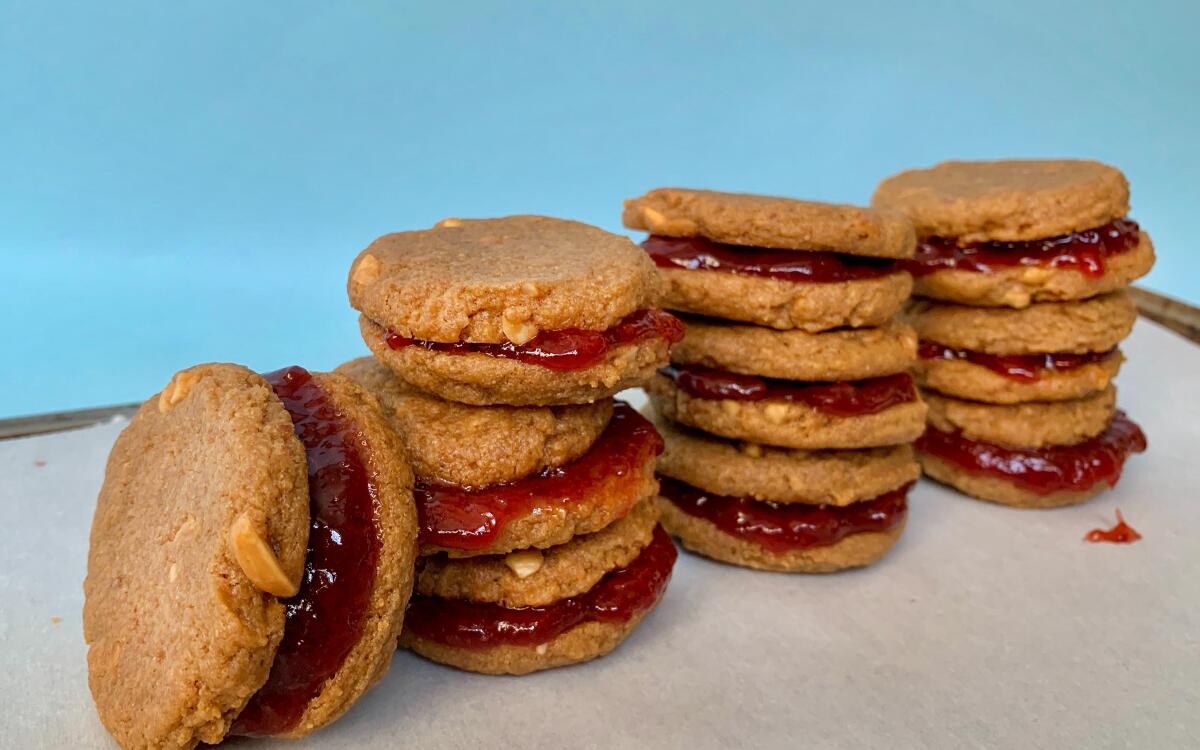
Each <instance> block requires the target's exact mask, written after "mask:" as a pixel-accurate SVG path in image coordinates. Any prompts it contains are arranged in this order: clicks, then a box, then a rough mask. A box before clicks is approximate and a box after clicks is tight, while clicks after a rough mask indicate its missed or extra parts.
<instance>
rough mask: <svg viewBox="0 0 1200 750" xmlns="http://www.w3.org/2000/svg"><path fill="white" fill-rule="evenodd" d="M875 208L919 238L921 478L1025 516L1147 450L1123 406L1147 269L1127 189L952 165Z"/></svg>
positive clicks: (984, 165) (1080, 497)
mask: <svg viewBox="0 0 1200 750" xmlns="http://www.w3.org/2000/svg"><path fill="white" fill-rule="evenodd" d="M874 204H875V205H876V206H880V207H889V208H893V209H896V210H900V211H903V212H905V213H906V214H907V215H908V216H909V217H910V218H911V219H912V221H913V223H914V225H915V227H916V231H917V234H918V237H919V243H918V250H917V255H916V257H915V258H914V260H913V261H911V262H909V263H908V264H906V267H908V269H909V270H910V271H911V272H912V273H913V275H914V278H915V294H916V295H917V297H919V298H920V299H914V301H913V303H912V304H911V305H910V307H909V309H908V311H907V314H906V318H907V320H908V321H909V322H911V323H912V325H913V326H914V327H915V328H916V330H917V333H918V335H919V337H920V360H919V365H918V367H917V369H916V373H917V378H918V381H919V384H920V385H921V386H922V387H923V388H924V389H925V399H926V401H927V403H928V404H929V429H928V431H927V432H926V434H925V435H924V436H923V437H922V439H921V440H920V441H919V442H918V444H917V447H918V453H919V457H920V460H921V463H922V466H923V468H924V470H925V473H926V474H927V475H929V476H930V477H932V478H934V479H937V480H938V481H941V482H944V483H946V484H948V485H950V486H952V487H955V488H957V489H958V490H960V491H962V492H964V493H966V494H968V495H971V496H973V497H977V498H980V499H983V500H989V501H992V502H996V503H1002V504H1004V505H1011V506H1016V507H1027V508H1048V507H1056V506H1062V505H1071V504H1074V503H1079V502H1082V501H1084V500H1086V499H1088V498H1090V497H1092V496H1094V495H1096V494H1097V493H1099V492H1101V491H1103V490H1104V489H1106V488H1108V487H1111V486H1113V485H1115V484H1116V482H1117V479H1118V478H1119V477H1120V475H1121V471H1122V468H1123V466H1124V463H1125V459H1126V458H1127V457H1128V455H1129V454H1131V453H1136V452H1141V451H1142V450H1144V449H1145V447H1146V439H1145V436H1144V435H1143V434H1142V431H1141V430H1140V429H1139V428H1138V426H1137V425H1136V424H1134V423H1133V422H1132V421H1131V420H1129V419H1128V417H1126V416H1125V414H1124V413H1123V412H1121V411H1120V410H1118V409H1117V407H1116V389H1115V387H1114V386H1113V384H1112V381H1113V378H1114V377H1115V376H1116V374H1117V370H1118V368H1119V367H1120V365H1121V362H1122V360H1123V357H1122V354H1121V352H1120V350H1119V349H1118V344H1119V343H1120V342H1121V340H1122V339H1124V338H1125V337H1126V336H1127V335H1128V334H1129V332H1130V330H1131V329H1132V327H1133V323H1134V320H1135V319H1136V317H1137V311H1136V309H1135V308H1134V305H1133V302H1132V301H1131V299H1130V298H1129V295H1128V294H1127V293H1126V292H1125V291H1124V287H1125V286H1127V285H1128V284H1129V283H1130V282H1131V281H1133V280H1134V279H1136V278H1138V277H1140V276H1143V275H1144V274H1146V273H1147V272H1148V271H1149V270H1150V267H1151V266H1152V265H1153V264H1154V248H1153V245H1152V244H1151V242H1150V237H1149V236H1148V235H1147V234H1146V233H1145V232H1143V231H1141V229H1140V227H1139V226H1138V225H1137V223H1136V222H1134V221H1131V220H1129V219H1128V218H1127V214H1128V213H1129V185H1128V183H1127V182H1126V179H1125V176H1124V175H1123V174H1121V172H1120V171H1119V170H1117V169H1114V168H1113V167H1110V166H1107V165H1104V164H1100V163H1097V162H1093V161H1075V160H1027V161H1017V160H1011V161H995V162H945V163H943V164H939V165H937V166H935V167H932V168H929V169H917V170H911V171H907V172H902V173H900V174H898V175H895V176H893V177H890V178H888V179H887V180H884V181H883V183H881V184H880V186H879V188H878V190H876V192H875V197H874Z"/></svg>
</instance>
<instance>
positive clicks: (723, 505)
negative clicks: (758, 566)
mask: <svg viewBox="0 0 1200 750" xmlns="http://www.w3.org/2000/svg"><path fill="white" fill-rule="evenodd" d="M659 482H660V483H661V488H660V489H659V494H660V495H662V496H663V497H665V498H666V499H667V500H669V501H670V502H671V503H672V504H673V505H674V506H675V507H676V508H679V509H680V510H682V511H683V512H684V513H687V514H688V515H690V516H695V517H697V518H702V519H704V520H705V521H708V522H709V523H711V524H713V525H714V526H716V527H717V528H718V529H720V530H721V531H723V532H724V533H726V534H728V535H729V536H732V537H737V538H738V539H742V540H745V541H747V542H753V543H754V544H757V545H759V546H761V547H765V548H767V549H768V550H770V551H772V552H774V553H776V554H786V553H787V552H791V551H793V550H801V549H809V548H812V547H827V546H829V545H831V544H836V543H838V542H840V541H841V540H842V539H845V538H846V537H847V536H849V535H851V534H863V533H868V532H884V531H890V530H891V529H894V528H896V527H897V526H898V525H900V523H902V522H903V521H904V518H905V516H906V515H907V514H908V501H907V496H908V490H909V488H910V487H912V485H911V484H907V485H905V486H903V487H901V488H900V489H898V490H892V491H891V492H888V493H887V494H884V495H880V496H879V497H876V498H874V499H871V500H864V501H862V502H857V503H852V504H850V505H846V506H836V505H802V504H798V503H771V502H765V501H762V500H754V499H753V498H749V497H726V496H725V495H715V494H713V493H710V492H705V491H704V490H701V489H698V488H696V487H693V486H691V485H690V484H684V483H683V482H680V481H678V480H676V479H670V478H668V477H663V476H660V477H659Z"/></svg>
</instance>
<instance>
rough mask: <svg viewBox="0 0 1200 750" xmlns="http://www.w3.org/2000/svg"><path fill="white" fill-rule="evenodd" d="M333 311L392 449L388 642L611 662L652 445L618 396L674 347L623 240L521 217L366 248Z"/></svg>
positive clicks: (644, 595) (443, 654) (652, 552)
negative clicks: (399, 546)
mask: <svg viewBox="0 0 1200 750" xmlns="http://www.w3.org/2000/svg"><path fill="white" fill-rule="evenodd" d="M348 292H349V296H350V302H351V304H352V305H353V306H354V308H355V309H357V310H358V311H359V312H361V313H362V316H361V330H362V334H363V338H364V339H365V340H366V343H367V345H368V346H369V347H370V348H371V350H372V352H374V354H375V356H374V357H368V358H364V359H359V360H355V361H352V362H348V363H346V364H344V365H343V366H342V367H341V368H339V370H340V372H342V373H343V374H345V375H347V376H349V377H350V378H352V379H353V380H355V381H357V382H358V383H360V384H361V385H363V386H365V387H366V388H367V389H368V390H370V391H371V392H373V393H374V394H375V395H376V396H377V397H378V399H379V400H380V402H381V403H382V404H383V406H384V408H385V411H386V412H387V413H388V414H389V415H390V417H391V420H392V424H393V426H394V427H395V428H396V430H397V432H398V433H399V434H400V436H401V439H402V440H403V442H404V443H405V445H406V448H407V450H408V452H409V454H410V457H411V460H412V463H413V467H414V471H415V474H416V488H415V490H414V494H415V497H416V502H417V511H418V516H419V522H420V524H419V525H420V530H419V540H420V552H421V558H420V560H419V561H418V565H417V581H416V586H415V591H414V594H413V599H412V602H411V604H410V606H409V610H408V615H407V616H406V618H405V623H404V631H403V634H402V636H401V644H402V645H404V646H407V647H408V648H411V649H412V650H414V651H416V652H417V653H419V654H421V655H423V656H425V657H427V658H429V659H432V660H434V661H437V662H441V663H444V664H449V665H452V666H455V667H459V668H462V669H467V670H471V671H476V672H484V673H490V674H499V673H505V674H524V673H527V672H532V671H535V670H540V669H546V668H550V667H557V666H562V665H565V664H572V663H576V662H581V661H585V660H588V659H592V658H594V657H596V656H600V655H602V654H605V653H607V652H609V651H610V650H612V649H613V648H615V647H616V646H617V644H619V643H620V642H621V641H622V640H623V639H624V638H625V637H626V636H627V635H628V634H629V633H630V632H631V631H632V630H633V628H635V627H636V626H637V624H638V622H639V621H640V620H641V619H642V617H644V616H645V614H646V613H647V612H648V611H649V610H650V609H651V608H652V607H653V606H654V605H655V604H656V603H657V602H658V600H659V598H660V597H661V596H662V593H663V591H664V589H665V587H666V584H667V581H668V579H669V577H670V574H671V569H672V566H673V565H674V562H675V554H676V553H675V547H674V545H673V543H672V542H671V540H670V538H669V537H668V536H667V534H666V533H665V532H664V531H662V530H661V529H660V528H659V527H658V514H657V510H656V507H655V504H654V497H655V495H656V493H657V488H658V483H657V481H656V479H655V475H654V465H655V461H656V457H657V455H658V454H659V453H660V452H661V451H662V439H661V438H660V437H659V436H658V434H657V433H656V432H655V430H654V428H653V427H652V426H651V425H650V423H649V422H648V421H647V420H646V419H645V418H643V417H642V416H641V415H640V414H638V413H637V412H636V411H634V410H633V409H632V408H630V407H629V406H628V405H627V404H625V403H623V402H619V401H614V400H613V398H612V396H613V395H614V394H615V393H616V392H617V391H619V390H621V389H623V388H627V387H630V386H636V385H640V384H643V383H645V382H646V381H647V380H648V379H649V377H650V376H651V375H653V374H654V372H655V371H656V370H658V369H659V368H660V367H662V366H663V365H665V364H666V363H667V356H668V355H667V352H668V347H669V346H670V344H672V343H673V342H675V341H678V340H679V338H681V336H682V326H681V325H680V323H679V321H678V320H676V319H675V318H674V317H672V316H671V315H669V314H668V313H665V312H663V311H662V310H659V309H657V305H658V304H659V298H660V280H659V279H658V276H657V273H656V271H655V269H654V265H653V263H651V262H650V261H649V259H648V258H646V256H645V254H644V253H642V252H641V251H640V250H639V249H638V248H637V247H636V246H635V245H633V243H631V242H630V241H629V240H628V239H626V238H624V237H620V236H618V235H613V234H609V233H607V232H603V231H601V230H599V229H596V228H594V227H589V226H587V225H584V224H579V223H576V222H570V221H560V220H556V219H548V218H542V217H532V216H516V217H508V218H503V219H493V220H453V219H452V220H446V221H444V222H441V223H440V224H439V225H438V226H436V227H434V228H433V229H430V230H426V231H414V232H402V233H398V234H391V235H387V236H384V237H381V238H380V239H378V240H376V241H375V242H374V243H372V244H371V246H370V247H368V248H367V249H366V250H364V251H363V252H362V253H361V254H360V255H359V256H358V258H357V259H356V260H355V261H354V264H353V267H352V268H351V270H350V277H349V282H348Z"/></svg>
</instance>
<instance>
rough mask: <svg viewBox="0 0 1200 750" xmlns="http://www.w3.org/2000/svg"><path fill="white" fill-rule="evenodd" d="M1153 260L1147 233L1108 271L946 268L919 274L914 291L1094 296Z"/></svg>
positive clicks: (956, 298)
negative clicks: (1098, 272) (984, 270)
mask: <svg viewBox="0 0 1200 750" xmlns="http://www.w3.org/2000/svg"><path fill="white" fill-rule="evenodd" d="M1153 265H1154V245H1153V243H1151V241H1150V235H1148V234H1146V233H1145V232H1142V233H1141V235H1140V239H1139V241H1138V244H1137V246H1136V247H1134V248H1131V249H1129V250H1126V251H1124V252H1121V253H1116V254H1114V255H1110V256H1108V257H1107V258H1105V260H1104V271H1103V273H1102V274H1100V275H1099V276H1090V275H1087V274H1084V273H1081V272H1080V271H1077V270H1074V269H1071V268H1044V267H1041V266H1010V267H1003V268H996V269H992V270H989V271H987V272H979V271H965V270H959V269H946V270H940V271H934V272H933V273H929V274H925V275H918V276H916V277H914V279H913V294H915V295H917V296H918V297H929V298H931V299H938V300H943V301H946V302H960V303H964V304H968V305H980V306H986V307H1015V308H1023V307H1028V306H1029V305H1031V304H1034V303H1037V302H1063V301H1067V300H1080V299H1087V298H1089V297H1095V296H1096V295H1098V294H1105V293H1108V292H1113V291H1116V290H1118V289H1121V288H1123V287H1125V286H1128V285H1129V284H1130V283H1131V282H1133V281H1134V280H1136V279H1139V278H1141V277H1142V276H1145V275H1146V274H1147V273H1149V272H1150V268H1151V267H1152V266H1153Z"/></svg>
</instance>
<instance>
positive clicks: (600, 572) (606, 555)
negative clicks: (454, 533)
mask: <svg viewBox="0 0 1200 750" xmlns="http://www.w3.org/2000/svg"><path fill="white" fill-rule="evenodd" d="M657 523H658V511H657V509H656V508H655V504H654V500H653V498H650V497H648V498H646V499H644V500H642V501H640V502H638V504H637V505H635V506H634V508H633V510H631V511H630V512H629V515H628V516H626V517H624V518H622V519H620V520H618V521H614V522H613V523H612V524H610V525H609V526H607V527H605V528H603V529H601V530H600V531H596V532H593V533H591V534H584V535H581V536H576V537H574V538H573V539H571V540H570V541H569V542H566V543H564V544H560V545H558V546H555V547H550V548H549V549H546V550H537V549H531V550H518V551H516V552H512V553H510V554H508V555H505V556H490V557H469V558H458V559H455V558H448V557H446V556H444V555H435V556H432V557H424V558H421V560H420V562H419V563H418V573H417V585H416V591H417V593H419V594H422V595H424V596H437V597H442V598H445V599H463V600H466V601H472V602H487V603H492V604H499V605H501V606H503V607H541V606H546V605H548V604H552V603H554V602H556V601H558V600H560V599H565V598H567V597H570V596H577V595H579V594H582V593H584V592H586V591H588V590H589V589H591V588H592V587H593V586H595V585H596V583H597V582H598V581H599V580H600V579H601V578H603V577H604V575H605V574H606V573H608V572H609V571H610V570H613V569H615V568H620V567H624V566H625V565H628V564H629V563H630V562H632V561H633V559H634V558H636V557H637V556H638V554H640V553H641V551H642V550H643V549H645V547H646V545H648V544H650V539H651V538H652V536H653V533H654V527H655V525H656V524H657Z"/></svg>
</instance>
